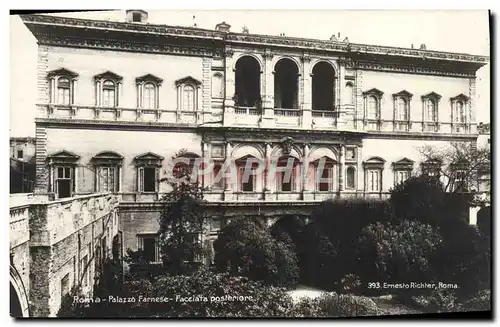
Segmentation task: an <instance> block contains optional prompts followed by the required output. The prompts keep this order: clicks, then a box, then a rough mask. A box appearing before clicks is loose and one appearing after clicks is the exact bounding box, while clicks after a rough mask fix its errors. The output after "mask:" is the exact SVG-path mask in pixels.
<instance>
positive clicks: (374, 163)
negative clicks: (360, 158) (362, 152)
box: [363, 157, 385, 169]
mask: <svg viewBox="0 0 500 327" xmlns="http://www.w3.org/2000/svg"><path fill="white" fill-rule="evenodd" d="M384 165H385V160H384V159H383V158H381V157H371V158H369V159H368V160H365V161H364V162H363V166H364V167H365V168H379V169H383V168H384Z"/></svg>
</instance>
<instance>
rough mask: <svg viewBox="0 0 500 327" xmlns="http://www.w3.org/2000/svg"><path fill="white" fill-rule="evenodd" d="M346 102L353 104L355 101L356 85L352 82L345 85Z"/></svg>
mask: <svg viewBox="0 0 500 327" xmlns="http://www.w3.org/2000/svg"><path fill="white" fill-rule="evenodd" d="M345 99H346V101H345V103H346V104H353V103H354V86H353V85H352V83H351V82H349V83H347V84H346V85H345Z"/></svg>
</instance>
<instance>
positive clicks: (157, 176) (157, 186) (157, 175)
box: [155, 168, 160, 192]
mask: <svg viewBox="0 0 500 327" xmlns="http://www.w3.org/2000/svg"><path fill="white" fill-rule="evenodd" d="M159 190H160V169H158V168H155V191H156V192H159Z"/></svg>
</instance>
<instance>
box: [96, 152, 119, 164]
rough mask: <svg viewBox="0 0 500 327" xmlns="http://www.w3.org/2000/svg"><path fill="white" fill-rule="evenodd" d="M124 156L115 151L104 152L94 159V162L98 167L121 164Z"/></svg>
mask: <svg viewBox="0 0 500 327" xmlns="http://www.w3.org/2000/svg"><path fill="white" fill-rule="evenodd" d="M122 161H123V156H122V155H120V154H118V153H116V152H113V151H103V152H100V153H98V154H96V155H95V156H94V157H93V158H92V162H93V163H94V164H97V165H103V164H117V165H118V164H121V162H122Z"/></svg>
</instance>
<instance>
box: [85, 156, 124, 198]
mask: <svg viewBox="0 0 500 327" xmlns="http://www.w3.org/2000/svg"><path fill="white" fill-rule="evenodd" d="M91 162H92V165H93V166H94V170H95V180H94V191H95V192H112V193H116V192H121V188H122V183H121V176H122V163H123V156H122V155H120V154H118V153H116V152H113V151H102V152H99V153H98V154H96V155H95V156H94V157H92V159H91ZM103 171H107V172H108V174H107V175H104V174H103V173H102V172H103ZM111 172H112V174H113V175H110V173H111ZM111 176H112V180H113V185H112V187H111V190H110V189H109V181H108V182H107V185H108V189H107V190H104V189H102V187H101V186H102V185H101V184H102V179H103V178H111Z"/></svg>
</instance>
